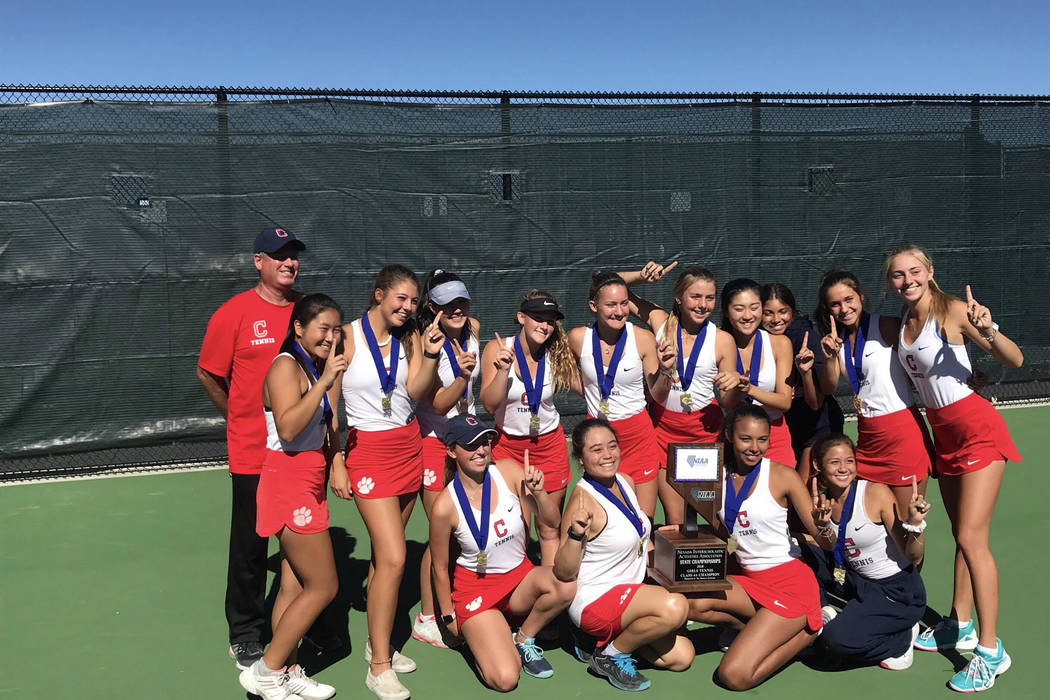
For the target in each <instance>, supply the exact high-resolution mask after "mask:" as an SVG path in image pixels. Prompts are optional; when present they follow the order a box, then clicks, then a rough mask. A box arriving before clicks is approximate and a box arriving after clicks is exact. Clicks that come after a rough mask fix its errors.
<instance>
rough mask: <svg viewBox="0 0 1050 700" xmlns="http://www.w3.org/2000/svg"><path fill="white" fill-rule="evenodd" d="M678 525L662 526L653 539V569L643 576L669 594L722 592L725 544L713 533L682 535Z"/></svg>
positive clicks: (726, 584)
mask: <svg viewBox="0 0 1050 700" xmlns="http://www.w3.org/2000/svg"><path fill="white" fill-rule="evenodd" d="M682 529H683V528H682V527H680V526H678V525H664V526H663V527H661V528H658V529H657V531H656V532H655V533H654V535H653V543H654V545H655V551H654V552H653V565H652V566H651V567H649V568H648V570H647V573H648V574H649V577H650V578H651V579H653V581H655V582H656V583H657V584H659V585H661V586H663V587H664V588H666V589H667V590H669V591H671V592H672V593H697V592H702V591H724V590H728V589H729V588H732V584H731V583H729V581H727V580H726V557H727V553H726V543H725V541H723V540H722V539H720V538H718V537H716V536H715V535H714V533H712V532H708V531H704V530H701V531H699V532H697V533H696V534H695V535H693V534H686V533H684V532H683V531H682Z"/></svg>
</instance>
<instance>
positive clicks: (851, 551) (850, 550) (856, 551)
mask: <svg viewBox="0 0 1050 700" xmlns="http://www.w3.org/2000/svg"><path fill="white" fill-rule="evenodd" d="M846 555H847V556H848V557H849V558H850V559H856V558H857V557H859V556H860V548H859V547H858V546H857V543H856V542H854V541H853V538H852V537H847V538H846Z"/></svg>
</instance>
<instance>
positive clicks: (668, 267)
mask: <svg viewBox="0 0 1050 700" xmlns="http://www.w3.org/2000/svg"><path fill="white" fill-rule="evenodd" d="M677 265H678V261H677V260H675V261H674V262H673V263H671V264H670V265H668V266H667V267H665V268H664V274H665V275H666V274H667V273H668V272H670V271H671V270H673V269H675V267H676V266H677Z"/></svg>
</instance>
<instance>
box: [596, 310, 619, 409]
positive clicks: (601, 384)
mask: <svg viewBox="0 0 1050 700" xmlns="http://www.w3.org/2000/svg"><path fill="white" fill-rule="evenodd" d="M626 346H627V327H626V326H624V327H623V328H622V329H621V330H620V337H619V338H617V339H616V345H615V346H614V347H613V351H612V357H610V358H609V371H608V372H607V371H605V366H604V365H603V364H602V340H601V338H599V337H598V327H597V325H594V324H592V325H591V356H592V357H594V373H595V374H596V375H598V392H599V393H600V395H601V397H602V401H605V400H606V399H608V398H609V394H611V393H612V388H613V384H615V383H616V368H617V367H619V366H620V358H622V357H623V349H624V348H625V347H626Z"/></svg>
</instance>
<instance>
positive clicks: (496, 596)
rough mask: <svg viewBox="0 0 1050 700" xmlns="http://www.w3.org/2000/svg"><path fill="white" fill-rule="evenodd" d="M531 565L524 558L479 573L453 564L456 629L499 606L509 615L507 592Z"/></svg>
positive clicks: (512, 590)
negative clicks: (511, 565) (501, 569)
mask: <svg viewBox="0 0 1050 700" xmlns="http://www.w3.org/2000/svg"><path fill="white" fill-rule="evenodd" d="M529 454H530V455H531V454H532V453H531V452H530V453H529ZM535 568H536V565H535V564H533V563H532V562H531V561H529V560H528V558H525V559H522V561H521V563H520V564H518V565H517V566H516V567H514V568H513V569H511V570H510V571H508V572H506V573H503V574H481V575H479V574H478V573H477V572H475V571H471V570H470V569H468V568H466V567H463V566H460V565H458V564H457V565H456V568H455V570H454V571H453V572H452V605H453V607H455V609H456V620H457V621H458V622H459V624H460V625H461V627H460V629H462V625H463V623H464V622H466V621H467V620H468V619H470V618H472V617H474V616H475V615H477V614H479V613H483V612H485V611H486V610H499V611H500V612H501V613H503V614H504V616H511V613H510V596H511V595H512V594H513V593H514V589H516V588H517V587H518V584H520V583H521V581H522V579H524V578H525V577H526V576H528V574H529V572H530V571H532V570H533V569H535Z"/></svg>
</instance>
